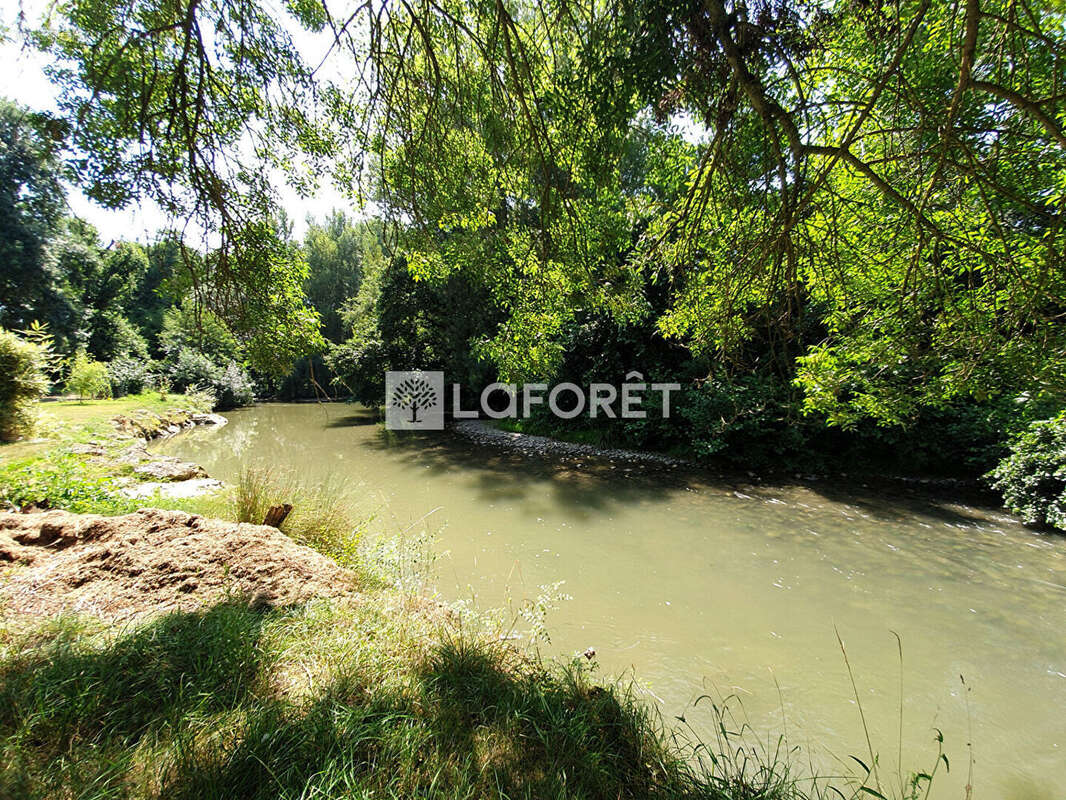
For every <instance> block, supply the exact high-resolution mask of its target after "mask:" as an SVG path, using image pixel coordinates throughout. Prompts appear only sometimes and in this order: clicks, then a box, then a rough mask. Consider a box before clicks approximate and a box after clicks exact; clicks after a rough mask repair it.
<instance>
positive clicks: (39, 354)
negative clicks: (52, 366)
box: [0, 328, 49, 442]
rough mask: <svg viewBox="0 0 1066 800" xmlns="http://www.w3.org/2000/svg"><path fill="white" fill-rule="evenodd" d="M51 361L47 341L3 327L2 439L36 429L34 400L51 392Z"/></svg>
mask: <svg viewBox="0 0 1066 800" xmlns="http://www.w3.org/2000/svg"><path fill="white" fill-rule="evenodd" d="M48 361H49V352H48V348H47V344H45V343H36V342H30V341H27V340H26V339H23V338H21V337H20V336H16V335H15V334H14V333H11V332H10V331H5V330H3V329H2V328H0V441H4V442H9V441H12V440H14V439H17V438H18V437H19V436H23V435H25V434H27V433H29V432H30V431H31V430H32V429H33V423H34V413H33V409H34V402H35V401H36V400H37V399H38V398H39V397H41V396H42V395H43V394H44V393H45V392H47V391H48V376H47V374H46V370H47V368H48Z"/></svg>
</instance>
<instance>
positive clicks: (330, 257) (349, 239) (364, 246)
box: [303, 211, 383, 343]
mask: <svg viewBox="0 0 1066 800" xmlns="http://www.w3.org/2000/svg"><path fill="white" fill-rule="evenodd" d="M375 228H378V229H379V228H380V225H377V226H375V225H373V224H372V223H368V222H362V223H355V222H353V221H351V220H349V219H348V217H346V216H345V215H344V213H343V212H341V211H334V212H333V213H331V214H330V215H329V216H328V217H327V218H326V219H325V220H324V221H323V222H322V223H321V224H318V223H315V224H312V225H310V226H309V227H308V229H307V233H306V234H305V236H304V241H303V250H304V253H305V255H306V258H307V280H306V281H305V283H304V290H305V291H306V293H307V298H308V300H309V301H310V302H311V304H312V305H313V306H314V307H315V310H316V311H317V312H318V316H319V318H320V319H321V320H322V335H323V336H324V337H325V338H326V339H327V340H328V341H330V342H334V343H336V342H340V341H341V340H343V339H344V334H345V328H344V322H343V320H342V319H341V315H340V302H339V301H340V300H343V299H347V298H349V297H353V296H354V295H355V294H356V293H357V292H358V291H359V285H360V284H361V283H362V280H363V274H364V272H365V265H364V262H365V261H367V260H368V259H375V258H376V259H381V258H383V256H382V255H381V245H380V243H379V236H378V234H377V231H376V230H375Z"/></svg>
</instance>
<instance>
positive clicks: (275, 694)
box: [0, 400, 924, 800]
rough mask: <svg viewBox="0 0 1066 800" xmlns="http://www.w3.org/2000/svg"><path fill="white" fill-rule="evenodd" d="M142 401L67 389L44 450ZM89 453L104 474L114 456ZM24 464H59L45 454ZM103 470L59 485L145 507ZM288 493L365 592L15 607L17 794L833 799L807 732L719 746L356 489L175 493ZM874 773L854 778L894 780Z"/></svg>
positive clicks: (11, 722)
mask: <svg viewBox="0 0 1066 800" xmlns="http://www.w3.org/2000/svg"><path fill="white" fill-rule="evenodd" d="M136 404H137V401H136V400H128V401H125V403H124V405H123V406H122V407H121V408H116V406H115V404H114V403H94V404H86V405H85V406H79V407H78V408H74V406H73V405H70V406H67V405H64V406H61V407H60V409H61V410H60V411H59V413H57V417H61V416H62V414H63V413H65V412H66V410H67V409H68V408H69V409H72V411H71V412H70V416H68V417H66V419H63V420H62V428H61V430H62V431H63V432H61V433H59V434H57V435H56V436H55V437H54V438H53V440H52V444H51V445H50V446H49V447H46V448H45V449H44V451H42V452H57V450H61V449H65V450H66V451H68V452H69V450H70V447H71V445H72V444H74V443H76V441H77V439H78V438H79V437H84V438H85V439H88V438H93V439H95V440H96V441H97V442H98V443H101V444H102V446H104V447H105V448H110V447H113V446H116V442H119V441H120V440H117V439H116V440H114V441H111V440H110V439H108V440H107V441H104V439H105V437H106V436H107V435H108V426H109V425H110V422H109V419H110V416H113V415H114V414H116V413H123V414H128V413H132V412H133V411H135V410H136V409H135V408H131V407H130V406H131V405H133V406H135V405H136ZM167 411H168V409H166V408H156V409H155V413H163V415H164V416H165V415H166V413H167ZM112 427H113V426H112ZM82 443H85V442H84V441H83V442H82ZM69 457H70V458H72V459H79V463H81V464H82V465H83V469H84V470H85V471H86V473H87V474H88V475H90V476H92V472H93V470H94V469H96V468H99V466H100V465H99V464H98V463H97V462H94V461H93V460H91V459H92V458H94V457H93V456H86V455H69ZM0 458H5V466H4V467H3V468H2V474H3V475H4V476H5V478H4V479H5V480H7V481H11V480H15V479H17V477H18V475H17V474H16V473H13V472H11V470H10V469H9V468H8V466H7V460H6V454H5V453H4V452H3V451H2V450H0ZM20 461H21V462H22V463H23V464H24V468H25V469H27V470H29V471H30V472H31V473H35V474H41V473H42V472H46V471H47V470H48V469H50V466H49V459H47V458H45V457H44V456H43V455H41V454H38V455H30V456H26V455H25V454H23V456H21V457H20ZM105 471H106V470H105ZM94 479H98V480H100V481H101V482H106V481H107V480H109V476H108V475H106V474H104V475H96V476H95V478H94ZM57 480H58V479H57ZM57 486H58V484H57ZM101 487H103V488H102V489H101V491H102V492H103V494H101V495H100V496H99V498H97V499H95V500H94V499H93V497H92V496H90V495H87V494H85V493H81V494H78V493H77V492H68V493H67V494H62V493H57V494H54V495H52V496H51V498H50V499H51V502H52V504H53V505H55V506H62V505H64V504H65V503H67V502H68V501H69V500H70V498H74V500H73V503H74V504H77V505H78V506H79V507H80V508H81V510H91V511H98V512H102V513H114V512H115V511H122V510H125V509H123V508H119V507H118V506H117V505H116V501H115V500H114V497H113V495H112V494H111V490H110V489H107V488H106V486H104V483H102V484H101ZM7 491H10V487H9V488H8V490H7ZM280 499H288V500H289V501H291V502H293V503H294V505H295V506H296V507H297V510H296V511H295V512H294V514H293V517H292V518H291V521H290V523H289V526H288V527H287V532H289V533H290V535H292V536H293V537H294V538H296V539H297V540H298V541H302V542H304V543H305V544H308V545H310V546H312V547H315V548H316V549H319V550H321V551H323V552H326V553H328V554H330V555H333V556H334V557H336V558H338V560H340V561H341V562H342V563H344V564H345V565H346V566H347V567H348V568H349V569H350V570H352V572H353V574H354V576H355V584H356V586H357V591H356V592H353V593H351V594H347V595H344V596H341V597H339V598H333V599H320V600H314V601H311V602H309V603H306V604H302V605H298V606H294V607H288V608H277V607H269V606H266V607H264V606H262V605H261V604H258V605H257V604H253V603H250V602H247V601H246V600H245V598H242V597H240V596H233V595H230V596H222V597H219V598H217V600H215V601H213V602H211V603H208V604H205V605H204V607H203V608H201V609H199V610H196V611H183V612H173V613H170V614H167V615H165V616H160V617H156V618H154V619H150V620H148V621H146V622H138V623H136V624H122V623H118V624H114V623H112V624H107V623H104V622H101V621H100V620H97V619H93V618H89V617H85V616H64V617H61V618H58V619H56V618H52V619H37V620H32V619H26V618H24V617H23V618H14V617H11V616H5V618H4V619H3V621H2V624H0V797H12V798H14V797H18V798H52V797H79V798H100V799H101V800H102V799H103V798H112V797H135V798H160V797H167V798H172V797H177V798H181V797H189V798H210V797H218V798H234V797H236V798H259V797H261V798H304V797H327V798H328V797H337V798H340V797H367V798H369V797H394V798H410V797H418V798H480V797H485V798H488V797H508V798H519V797H521V798H556V797H574V798H604V800H607V798H610V799H611V800H615V799H616V798H648V797H661V798H675V797H677V798H681V797H684V798H711V799H713V800H719V799H721V800H725V798H763V799H764V800H786V799H788V800H800V799H801V798H808V797H824V796H828V794H829V790H828V789H826V788H825V787H824V786H823V785H822V784H817V785H815V784H812V783H811V782H810V781H802V782H800V781H794V780H793V779H791V778H790V777H789V766H788V761H789V760H790V758H791V757H792V754H791V753H789V752H788V748H787V746H784V745H782V746H781V747H773V748H768V751H769V753H768V754H766V751H762V750H760V749H758V748H755V749H753V748H752V747H751V746H750V743H748V744H747V745H746V746H745V742H746V741H747V740H746V739H744V738H743V737H740V738H734V736H733V734H731V733H730V732H729V731H732V730H735V727H730V726H729V723H728V722H726V721H725V720H722V721H723V722H724V723H725V724H724V725H723V726H722V727H721V729H720V730H721V732H722V734H723V736H724V739H722V740H719V741H718V742H715V743H712V744H711V745H710V748H709V749H708V748H704V747H702V746H700V745H698V744H697V745H696V746H695V747H694V746H693V743H685V742H681V741H679V740H677V739H676V738H674V737H673V736H672V735H671V734H669V733H668V732H667V731H666V730H665V729H664V727H663V726H662V724H661V722H660V721H659V720H658V719H657V717H655V716H654V714H653V713H652V712H651V711H650V710H649V709H648V707H647V706H645V705H644V704H642V703H639V702H637V701H636V700H635V699H634V698H633V697H632V696H630V694H629V692H628V690H627V689H626V687H625V686H623V685H612V684H606V685H602V684H598V683H597V682H596V680H595V679H594V662H590V661H587V660H586V659H584V658H583V657H580V656H579V657H577V658H576V659H575V660H574V661H573V662H571V663H556V662H550V661H546V660H544V659H541V658H540V657H539V656H537V655H536V654H535V653H534V652H533V651H532V650H526V649H522V647H521V645H520V644H516V643H514V642H511V641H506V640H505V639H504V638H503V637H501V636H500V635H499V634H500V632H501V630H504V629H507V628H508V627H509V626H510V625H512V624H513V623H514V620H508V619H502V618H500V619H497V620H496V621H495V623H486V622H485V621H484V619H483V618H479V619H478V620H477V621H475V620H474V619H473V618H472V617H470V616H468V615H465V614H460V613H459V612H456V611H453V610H451V609H449V608H446V607H444V606H442V605H440V604H438V603H437V602H435V601H433V600H431V599H428V598H427V597H426V595H425V593H424V592H423V591H422V587H424V585H425V580H424V577H425V574H427V573H426V572H425V570H426V568H427V562H426V561H425V554H424V553H423V552H414V551H410V550H408V551H404V552H396V551H390V550H389V548H388V547H380V546H379V547H368V546H366V543H365V542H362V541H361V535H362V531H363V528H364V520H363V519H361V518H360V517H358V516H357V515H356V512H354V511H353V510H352V509H353V506H352V505H349V504H346V503H345V502H344V501H343V498H338V496H337V495H335V494H332V493H327V492H324V491H318V492H314V491H312V492H308V491H306V490H305V489H303V488H301V487H300V486H299V485H298V484H296V483H294V482H291V481H285V480H279V479H278V478H277V476H271V475H269V474H265V473H252V472H249V473H247V474H246V475H245V477H244V478H243V479H242V480H241V481H240V484H239V486H237V487H235V488H234V489H233V490H231V492H230V493H229V494H226V495H224V496H222V497H216V498H213V499H211V500H207V501H205V500H203V499H193V500H186V501H182V502H181V503H180V504H172V505H181V506H183V507H184V508H185V509H186V510H189V511H196V510H200V511H206V512H209V513H211V514H213V515H217V516H223V517H227V518H229V519H231V520H235V521H239V520H249V519H251V520H256V518H257V517H258V516H259V515H260V514H261V512H262V509H263V507H264V506H266V505H269V504H271V503H273V502H275V501H276V500H280ZM205 503H206V505H204V504H205ZM142 504H143V503H142ZM198 505H199V506H200V507H199V508H198V507H197V506H198ZM408 538H409V539H411V538H417V536H415V535H414V534H412V535H411V536H409V537H408ZM9 569H14V570H17V569H19V567H18V566H14V567H11V568H9ZM419 570H422V580H412V576H414V577H418V573H419ZM2 574H3V573H0V576H2ZM9 574H10V573H9ZM3 583H4V578H3V577H0V602H2V593H3ZM0 607H2V606H0ZM697 713H702V714H709V715H713V714H714V713H715V712H714V711H712V710H711V709H706V708H703V707H701V710H700V711H699V712H697ZM727 728H728V730H727ZM864 758H865V757H864ZM862 777H863V776H862V775H860V779H861V778H862ZM871 786H874V785H873V784H871V783H866V784H865V786H864V785H863V784H862V783H861V782H860V781H859V780H856V781H853V782H851V783H845V784H842V785H841V791H843V792H844V796H845V797H860V796H864V795H865V796H878V795H871V794H869V793H868V792H865V791H863V789H864V788H871ZM920 788H924V786H923V787H920ZM875 791H883V792H884V793H886V794H887V793H888V792H887V789H884V790H882V789H877V788H875ZM901 793H902V792H901ZM914 796H921V793H920V792H919V793H916V794H914Z"/></svg>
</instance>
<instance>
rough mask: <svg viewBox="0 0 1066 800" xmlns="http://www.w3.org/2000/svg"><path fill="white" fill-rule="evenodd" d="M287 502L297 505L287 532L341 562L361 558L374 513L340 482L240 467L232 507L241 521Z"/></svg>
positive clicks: (288, 519) (256, 517)
mask: <svg viewBox="0 0 1066 800" xmlns="http://www.w3.org/2000/svg"><path fill="white" fill-rule="evenodd" d="M283 503H289V504H291V505H292V507H293V509H292V512H291V513H290V514H289V515H288V517H286V518H285V521H284V522H282V524H281V527H280V530H281V531H282V532H283V533H285V534H287V535H288V536H291V537H292V538H293V539H295V540H296V541H297V542H300V543H301V544H305V545H307V546H308V547H312V548H314V549H315V550H318V551H319V552H321V553H324V554H326V555H328V556H330V557H331V558H333V559H335V560H336V561H338V562H339V563H342V564H345V565H348V566H354V565H355V564H357V563H358V560H359V548H360V542H361V541H362V539H363V534H364V532H365V529H366V526H367V525H368V524H369V522H370V518H369V517H368V516H365V515H361V514H360V510H359V508H358V505H357V503H356V502H355V499H354V498H353V497H351V495H350V494H349V493H348V492H347V491H345V490H344V489H343V488H342V487H340V486H338V485H329V484H326V485H319V486H309V485H307V484H305V483H304V482H302V481H301V480H300V479H299V478H298V477H297V475H296V474H295V473H294V472H292V471H282V470H275V469H268V468H254V467H249V468H245V469H244V470H242V471H241V474H240V477H239V478H238V481H237V484H236V486H234V487H233V490H232V494H231V495H230V501H229V506H228V509H227V511H228V516H230V517H231V518H232V519H234V520H235V521H237V522H251V523H253V524H256V525H259V524H262V522H263V520H264V519H265V518H266V514H267V511H268V510H269V509H270V507H271V506H275V505H281V504H283Z"/></svg>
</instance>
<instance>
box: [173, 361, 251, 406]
mask: <svg viewBox="0 0 1066 800" xmlns="http://www.w3.org/2000/svg"><path fill="white" fill-rule="evenodd" d="M169 377H170V384H171V387H172V388H174V389H175V390H177V391H188V390H189V389H203V390H206V391H209V392H210V393H211V394H213V395H214V396H215V408H217V409H221V410H223V411H225V410H226V409H229V408H236V407H238V406H246V405H250V404H251V403H252V402H253V401H254V400H255V396H254V393H253V387H252V379H251V377H249V375H248V373H247V372H246V371H245V370H244V368H243V367H241V366H240V365H239V364H238V363H237V362H236V361H230V362H229V364H227V365H226V366H225V367H222V366H219V365H218V364H216V363H215V362H213V361H212V360H211V359H210V358H208V357H207V356H205V355H204V354H203V353H197V352H195V351H194V350H190V349H188V348H185V349H184V350H182V351H181V352H179V353H178V357H177V360H176V361H175V362H174V364H173V365H172V366H171V367H170V370H169Z"/></svg>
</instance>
